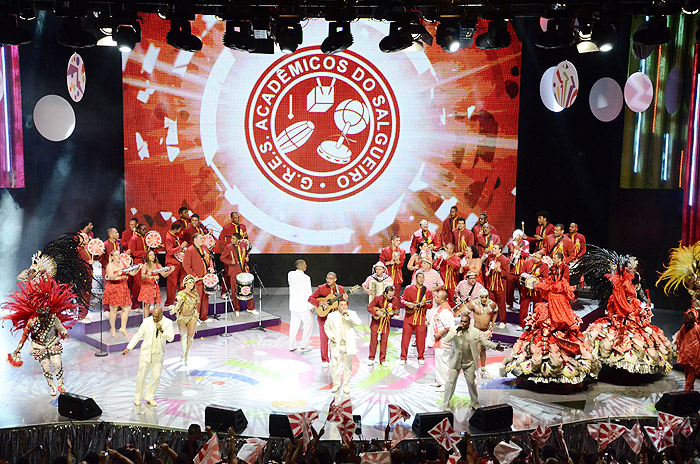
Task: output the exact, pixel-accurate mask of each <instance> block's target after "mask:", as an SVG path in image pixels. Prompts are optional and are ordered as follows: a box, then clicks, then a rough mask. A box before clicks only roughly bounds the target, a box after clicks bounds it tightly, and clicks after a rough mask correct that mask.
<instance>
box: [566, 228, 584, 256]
mask: <svg viewBox="0 0 700 464" xmlns="http://www.w3.org/2000/svg"><path fill="white" fill-rule="evenodd" d="M564 235H566V236H567V237H569V238H570V239H571V242H572V243H573V244H574V259H579V258H581V256H583V255H585V254H586V237H584V235H583V234H579V233H578V232H576V233H575V234H574V236H573V237H572V236H571V234H569V233H566V234H564Z"/></svg>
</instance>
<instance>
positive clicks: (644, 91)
mask: <svg viewBox="0 0 700 464" xmlns="http://www.w3.org/2000/svg"><path fill="white" fill-rule="evenodd" d="M653 99H654V84H652V83H651V79H649V77H648V76H647V75H646V74H644V73H641V72H636V73H634V74H632V75H631V76H630V77H629V79H627V83H626V84H625V102H626V103H627V107H629V109H631V110H632V111H634V112H635V113H641V112H642V111H645V110H646V109H647V108H649V105H651V102H652V100H653Z"/></svg>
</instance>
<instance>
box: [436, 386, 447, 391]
mask: <svg viewBox="0 0 700 464" xmlns="http://www.w3.org/2000/svg"><path fill="white" fill-rule="evenodd" d="M435 391H436V392H444V391H445V386H444V385H440V386H439V387H437V388H436V389H435Z"/></svg>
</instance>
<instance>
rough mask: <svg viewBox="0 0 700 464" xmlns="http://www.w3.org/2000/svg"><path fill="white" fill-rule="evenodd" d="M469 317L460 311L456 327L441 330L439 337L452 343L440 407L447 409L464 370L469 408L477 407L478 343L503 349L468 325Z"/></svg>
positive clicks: (466, 313) (499, 349)
mask: <svg viewBox="0 0 700 464" xmlns="http://www.w3.org/2000/svg"><path fill="white" fill-rule="evenodd" d="M470 323H471V318H470V316H469V313H468V312H464V313H462V317H461V319H460V324H459V326H458V327H450V328H449V329H446V330H445V331H444V332H442V333H441V334H440V335H441V338H443V339H444V340H445V341H447V342H451V343H452V347H451V349H450V358H449V361H448V364H447V368H448V370H447V383H446V384H445V395H444V396H443V403H442V407H443V409H444V410H448V409H449V407H450V399H451V398H452V395H453V394H454V392H455V386H456V385H457V378H458V377H459V371H460V370H462V371H464V380H466V382H467V387H468V388H469V397H470V398H471V408H472V409H476V408H478V407H479V394H478V393H477V390H476V381H475V376H476V361H477V359H478V356H479V343H481V346H483V347H486V348H493V349H496V350H498V351H503V347H502V346H501V344H500V342H499V343H497V344H496V343H494V342H492V341H491V340H489V339H488V337H487V336H486V334H485V333H484V332H482V331H481V330H479V329H477V328H476V327H469V325H470Z"/></svg>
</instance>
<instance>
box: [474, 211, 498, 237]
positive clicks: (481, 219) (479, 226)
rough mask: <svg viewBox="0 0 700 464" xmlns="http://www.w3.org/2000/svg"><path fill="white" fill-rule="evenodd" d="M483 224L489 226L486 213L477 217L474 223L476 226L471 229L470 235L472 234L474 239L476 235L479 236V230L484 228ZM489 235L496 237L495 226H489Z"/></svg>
mask: <svg viewBox="0 0 700 464" xmlns="http://www.w3.org/2000/svg"><path fill="white" fill-rule="evenodd" d="M484 224H491V223H490V222H489V217H488V216H487V215H486V213H481V214H480V215H479V219H478V221H477V222H476V224H474V227H472V233H473V234H474V237H476V236H477V235H479V233H481V229H482V227H484ZM491 233H492V234H494V235H498V231H497V230H496V226H494V225H493V224H491ZM475 240H476V239H475Z"/></svg>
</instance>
